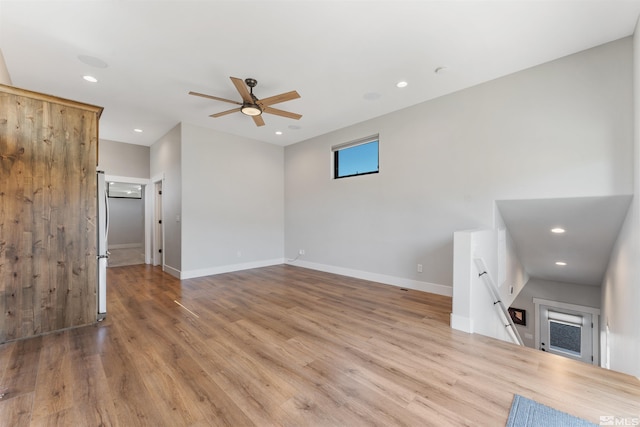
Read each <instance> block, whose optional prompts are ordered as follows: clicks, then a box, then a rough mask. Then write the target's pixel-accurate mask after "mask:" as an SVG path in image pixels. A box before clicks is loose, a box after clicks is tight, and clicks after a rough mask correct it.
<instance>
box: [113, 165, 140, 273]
mask: <svg viewBox="0 0 640 427" xmlns="http://www.w3.org/2000/svg"><path fill="white" fill-rule="evenodd" d="M105 180H106V182H107V185H106V187H107V190H106V192H107V196H108V197H107V200H108V202H109V231H108V236H107V242H108V251H109V259H108V262H107V266H108V267H118V266H124V265H134V264H148V263H149V262H150V244H149V243H150V232H149V228H150V218H149V216H150V214H151V212H150V210H149V208H148V199H149V197H148V190H147V186H148V184H149V180H147V179H141V178H131V177H120V176H110V175H106V176H105Z"/></svg>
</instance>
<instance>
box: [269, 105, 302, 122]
mask: <svg viewBox="0 0 640 427" xmlns="http://www.w3.org/2000/svg"><path fill="white" fill-rule="evenodd" d="M262 112H263V113H269V114H275V115H276V116H282V117H288V118H290V119H294V120H300V118H301V117H302V115H301V114H296V113H290V112H289V111H283V110H278V109H277V108H272V107H264V110H262Z"/></svg>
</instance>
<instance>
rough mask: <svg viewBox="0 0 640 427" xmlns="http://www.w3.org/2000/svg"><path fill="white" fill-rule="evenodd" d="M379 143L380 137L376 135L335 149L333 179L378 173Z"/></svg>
mask: <svg viewBox="0 0 640 427" xmlns="http://www.w3.org/2000/svg"><path fill="white" fill-rule="evenodd" d="M378 143H379V138H378V135H374V136H370V137H367V138H362V139H359V140H357V141H352V142H349V143H346V144H340V145H337V146H335V147H333V148H332V150H333V170H334V173H333V177H334V178H335V179H337V178H346V177H349V176H358V175H367V174H371V173H378V171H379V164H378V163H379V161H378V160H379V157H378Z"/></svg>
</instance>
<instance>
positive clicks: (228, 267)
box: [176, 258, 284, 279]
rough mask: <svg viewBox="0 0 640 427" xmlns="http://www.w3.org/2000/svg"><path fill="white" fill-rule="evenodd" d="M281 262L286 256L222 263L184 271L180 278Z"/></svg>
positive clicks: (209, 274) (282, 262)
mask: <svg viewBox="0 0 640 427" xmlns="http://www.w3.org/2000/svg"><path fill="white" fill-rule="evenodd" d="M280 264H284V258H276V259H269V260H263V261H252V262H243V263H240V264H230V265H221V266H218V267H210V268H202V269H199V270H190V271H182V272H180V276H179V277H180V279H192V278H194V277H203V276H212V275H214V274H222V273H231V272H233V271H241V270H249V269H251V268H260V267H269V266H271V265H280ZM176 277H178V276H176Z"/></svg>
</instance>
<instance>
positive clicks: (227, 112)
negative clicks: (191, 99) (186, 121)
mask: <svg viewBox="0 0 640 427" xmlns="http://www.w3.org/2000/svg"><path fill="white" fill-rule="evenodd" d="M238 112H240V108H234V109H232V110H227V111H222V112H220V113H215V114H211V115H210V116H209V117H222V116H226V115H227V114H231V113H238Z"/></svg>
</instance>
